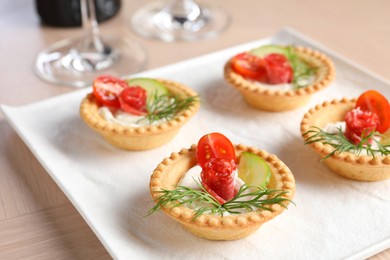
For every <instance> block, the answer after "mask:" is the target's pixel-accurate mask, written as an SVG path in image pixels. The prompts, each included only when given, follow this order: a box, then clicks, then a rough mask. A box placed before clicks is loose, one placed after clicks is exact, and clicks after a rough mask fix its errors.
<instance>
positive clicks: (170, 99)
mask: <svg viewBox="0 0 390 260" xmlns="http://www.w3.org/2000/svg"><path fill="white" fill-rule="evenodd" d="M197 101H198V96H190V97H187V98H182V97H180V96H178V95H176V96H172V95H171V94H163V95H159V94H158V93H157V92H155V93H153V96H151V97H150V98H148V100H147V102H146V110H147V111H148V112H147V114H146V115H145V117H144V118H142V119H141V120H148V123H149V124H152V123H153V122H155V121H158V120H162V119H165V120H170V119H172V118H173V117H174V116H175V115H176V114H178V113H179V112H180V111H182V110H185V109H187V108H189V107H190V106H191V105H192V104H194V103H195V102H197Z"/></svg>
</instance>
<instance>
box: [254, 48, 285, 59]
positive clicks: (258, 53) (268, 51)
mask: <svg viewBox="0 0 390 260" xmlns="http://www.w3.org/2000/svg"><path fill="white" fill-rule="evenodd" d="M250 53H251V54H253V55H256V56H257V57H259V58H264V57H265V56H267V55H268V54H271V53H278V54H283V55H285V56H288V55H287V54H288V51H287V50H286V48H285V47H283V46H279V45H264V46H261V47H259V48H256V49H253V50H251V51H250Z"/></svg>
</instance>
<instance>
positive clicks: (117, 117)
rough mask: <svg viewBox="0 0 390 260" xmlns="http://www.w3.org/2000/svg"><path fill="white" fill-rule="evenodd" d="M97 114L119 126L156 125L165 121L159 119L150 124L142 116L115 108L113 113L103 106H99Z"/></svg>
mask: <svg viewBox="0 0 390 260" xmlns="http://www.w3.org/2000/svg"><path fill="white" fill-rule="evenodd" d="M99 114H100V116H101V117H103V118H104V120H106V121H108V122H110V123H114V124H117V125H121V126H131V127H140V126H146V125H157V124H160V123H162V122H165V121H166V120H164V119H161V120H158V121H155V122H153V123H152V124H150V123H149V121H148V120H146V119H145V120H143V119H144V116H137V115H132V114H129V113H126V112H124V111H122V110H117V111H116V112H115V113H112V112H111V110H110V109H109V108H108V107H105V106H102V107H100V108H99Z"/></svg>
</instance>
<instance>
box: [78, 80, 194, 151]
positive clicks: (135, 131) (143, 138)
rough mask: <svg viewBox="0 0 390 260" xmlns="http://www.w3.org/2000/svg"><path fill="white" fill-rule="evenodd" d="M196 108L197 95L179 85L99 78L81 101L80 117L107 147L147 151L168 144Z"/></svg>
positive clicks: (175, 83) (167, 82) (167, 81)
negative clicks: (108, 144) (105, 142)
mask: <svg viewBox="0 0 390 260" xmlns="http://www.w3.org/2000/svg"><path fill="white" fill-rule="evenodd" d="M198 109H199V100H198V98H197V94H196V93H195V92H194V91H193V90H191V89H190V88H188V87H187V86H185V85H183V84H180V83H177V82H174V81H170V80H163V79H150V78H135V79H130V80H126V81H124V80H122V79H119V78H116V77H112V76H101V77H98V78H97V79H96V80H95V81H94V83H93V92H92V93H90V94H88V95H87V96H86V97H85V98H84V99H83V100H82V102H81V106H80V115H81V117H82V119H83V120H84V121H85V123H86V124H87V125H88V126H89V127H90V128H92V129H93V130H95V131H96V132H98V133H99V134H100V135H101V136H102V137H103V138H104V139H105V140H106V141H107V142H109V143H110V144H112V145H114V146H116V147H118V148H121V149H125V150H148V149H153V148H156V147H159V146H161V145H163V144H165V143H167V142H169V141H170V140H171V139H172V138H173V137H174V136H175V135H176V134H177V132H178V131H179V129H180V127H181V126H183V125H184V124H185V123H186V122H187V121H188V120H189V119H190V118H191V117H192V116H193V115H194V114H195V113H196V112H197V111H198Z"/></svg>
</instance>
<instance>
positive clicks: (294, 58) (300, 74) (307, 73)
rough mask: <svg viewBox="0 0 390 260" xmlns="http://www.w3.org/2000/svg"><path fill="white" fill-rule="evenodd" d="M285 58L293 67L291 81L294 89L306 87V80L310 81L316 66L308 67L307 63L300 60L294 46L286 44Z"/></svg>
mask: <svg viewBox="0 0 390 260" xmlns="http://www.w3.org/2000/svg"><path fill="white" fill-rule="evenodd" d="M286 51H287V55H286V56H287V59H288V60H289V62H290V65H291V67H292V68H293V72H294V78H293V82H292V83H291V84H292V86H293V88H294V89H299V88H303V87H306V86H307V85H308V82H310V81H311V78H312V77H313V75H314V74H315V73H316V71H317V68H316V67H310V66H309V65H308V64H307V63H305V62H304V61H302V60H301V59H300V58H299V56H298V55H297V54H296V52H295V50H294V46H287V47H286Z"/></svg>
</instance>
